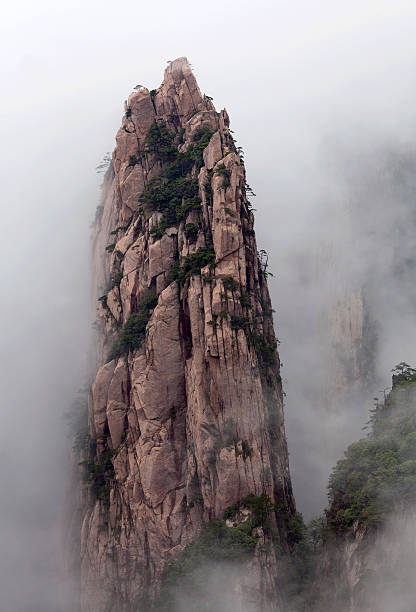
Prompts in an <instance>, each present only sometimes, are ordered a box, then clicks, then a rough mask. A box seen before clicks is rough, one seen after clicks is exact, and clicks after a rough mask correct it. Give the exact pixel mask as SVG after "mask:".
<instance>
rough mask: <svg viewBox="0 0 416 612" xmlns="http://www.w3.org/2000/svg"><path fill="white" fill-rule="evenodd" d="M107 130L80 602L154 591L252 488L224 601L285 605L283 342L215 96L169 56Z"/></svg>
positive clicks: (117, 604) (98, 608)
mask: <svg viewBox="0 0 416 612" xmlns="http://www.w3.org/2000/svg"><path fill="white" fill-rule="evenodd" d="M116 142H117V144H116V148H115V151H114V153H113V159H112V164H111V167H110V168H109V170H108V172H107V175H106V177H105V181H104V185H103V198H102V203H101V205H100V207H99V209H98V211H97V219H96V223H95V229H94V236H93V272H94V279H95V283H96V296H95V297H96V298H99V302H98V303H99V315H98V318H97V322H96V328H97V330H98V334H97V343H96V355H95V361H96V364H95V365H96V366H97V370H98V371H97V373H96V376H95V380H94V382H93V384H92V389H91V393H90V398H89V428H90V431H89V435H90V441H89V446H88V448H85V449H84V450H83V451H82V453H83V455H82V459H83V460H84V469H85V470H86V477H87V480H88V483H89V486H88V499H87V501H86V502H85V503H83V506H82V512H81V514H82V527H81V535H80V539H81V552H80V556H81V559H80V563H81V569H80V582H81V585H80V586H81V610H82V612H87V611H88V612H110V611H117V612H127V611H130V610H137V609H140V602H149V601H150V602H151V601H152V600H154V598H155V597H156V595H157V593H158V590H159V587H160V582H161V579H162V575H163V570H164V567H165V565H166V563H167V562H169V561H170V560H172V559H175V558H176V557H177V555H178V554H179V553H180V552H181V551H182V550H183V549H184V548H185V547H186V545H187V544H189V543H190V542H192V541H193V540H194V539H195V538H196V537H197V536H198V535H199V534H200V533H201V530H203V528H204V524H206V522H207V521H209V520H210V519H213V518H215V517H222V516H223V514H224V511H225V510H226V509H227V508H228V507H230V506H232V505H233V504H238V503H239V502H241V500H242V499H243V498H244V497H245V496H248V495H252V496H255V497H258V498H260V497H261V496H263V498H267V499H270V501H271V503H272V504H273V506H272V508H273V509H272V511H271V512H270V516H269V517H268V526H267V528H266V527H264V526H262V525H259V524H257V525H256V526H255V527H253V529H254V531H253V535H255V537H257V538H258V544H257V546H256V552H255V554H253V555H252V557H250V559H249V560H246V561H245V562H244V569H243V574H242V575H241V573H240V575H239V578H238V580H237V581H236V582H235V583H234V584H230V585H228V586H229V589H231V590H232V589H234V590H235V605H236V609H240V608H241V609H244V610H252V611H253V612H258V611H260V610H261V611H266V610H267V611H272V610H280V604H279V601H280V596H279V581H278V576H276V557H275V547H274V544H276V545H278V547H279V550H280V551H285V550H287V548H288V544H287V524H288V518H289V517H290V516H291V515H292V514H293V513H294V500H293V496H292V489H291V483H290V477H289V469H288V453H287V447H286V438H285V431H284V422H283V401H282V388H281V380H280V375H279V356H278V353H277V350H276V339H275V335H274V331H273V321H272V309H271V304H270V298H269V293H268V289H267V270H266V269H265V265H264V264H262V262H261V261H260V259H259V256H258V253H257V247H256V240H255V235H254V231H253V213H252V212H251V210H250V204H249V202H248V199H247V194H246V181H245V169H244V164H243V161H242V157H241V155H240V153H239V150H238V149H237V148H236V146H235V143H234V140H233V137H232V135H231V133H230V130H229V118H228V115H227V112H226V111H225V110H223V111H221V112H220V113H217V112H216V110H215V108H214V105H213V103H212V101H211V99H210V98H208V97H206V96H204V95H202V94H201V92H200V90H199V88H198V85H197V83H196V80H195V78H194V76H193V74H192V71H191V69H190V66H189V64H188V62H187V60H186V59H185V58H180V59H177V60H175V61H174V62H172V63H170V64H169V66H168V68H167V69H166V71H165V78H164V81H163V83H162V85H161V86H160V87H159V88H158V89H157V90H154V91H150V92H149V91H148V90H147V89H142V90H141V91H138V92H135V93H133V94H131V95H130V97H129V99H128V101H127V102H126V106H125V115H124V117H123V122H122V126H121V128H120V129H119V131H118V133H117V139H116ZM94 367H95V366H94ZM146 605H147V604H146ZM238 606H240V608H239V607H238Z"/></svg>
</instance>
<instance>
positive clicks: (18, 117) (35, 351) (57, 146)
mask: <svg viewBox="0 0 416 612" xmlns="http://www.w3.org/2000/svg"><path fill="white" fill-rule="evenodd" d="M1 17H2V18H1V23H0V45H1V49H0V50H1V53H0V75H1V82H2V95H1V97H0V112H1V122H0V137H1V143H2V164H1V171H0V172H1V184H2V187H3V189H2V206H1V220H2V227H3V236H2V240H1V243H0V250H1V258H0V262H1V280H2V300H1V306H0V309H1V317H0V320H1V325H2V327H1V346H0V355H1V364H2V367H1V372H2V377H1V385H2V394H1V404H0V405H1V419H2V424H1V427H0V466H1V467H0V475H1V476H0V484H1V490H2V494H1V498H0V519H1V522H0V530H1V541H2V555H1V558H0V593H1V594H0V601H1V600H2V605H1V606H0V607H1V609H5V610H7V612H26V611H28V612H29V610H30V612H37V611H38V610H39V612H49V611H51V612H52V611H53V612H56V609H57V608H56V603H54V588H53V587H52V586H50V583H51V581H52V582H53V581H54V578H55V577H54V575H53V574H51V566H53V565H54V560H55V551H56V547H55V540H54V535H53V534H54V531H53V529H54V525H55V522H56V517H57V514H58V509H59V504H60V503H61V500H62V489H63V485H64V482H65V457H66V445H67V442H66V440H65V437H64V429H65V427H64V423H63V419H62V414H63V413H64V412H65V410H66V409H67V408H68V405H69V403H70V401H71V399H72V397H73V394H74V392H75V391H76V390H77V388H78V387H79V386H81V385H82V384H83V383H84V380H83V372H84V369H85V354H86V347H87V340H88V334H89V329H90V324H91V321H90V305H89V282H90V279H89V231H90V230H89V224H90V222H91V220H92V218H93V215H94V210H95V207H96V206H97V204H98V201H99V193H100V192H99V183H100V181H101V177H100V176H97V175H96V174H95V171H94V169H95V166H96V165H97V164H98V163H99V162H100V160H101V159H102V157H103V156H104V154H105V153H106V152H107V151H111V150H112V149H113V146H114V137H115V133H116V130H117V128H118V126H119V124H120V120H121V114H122V111H123V102H124V100H125V99H126V98H127V96H128V94H129V93H130V91H131V90H132V88H133V87H134V86H135V85H137V84H142V85H145V86H148V87H149V88H154V87H157V86H158V85H159V84H160V82H161V80H162V78H163V70H164V68H165V66H166V62H167V61H168V60H172V59H174V58H175V57H178V56H181V55H186V56H187V57H188V59H189V60H190V61H191V63H192V65H193V67H194V70H195V74H196V77H197V79H198V81H199V85H200V87H201V89H202V91H204V92H205V93H207V94H209V95H210V96H213V98H214V103H215V105H216V107H217V109H221V108H223V107H224V106H225V107H226V108H227V110H228V112H229V114H230V117H231V124H232V125H231V127H232V128H233V130H234V132H235V134H234V135H235V137H236V139H237V141H238V144H239V145H241V146H242V147H243V148H244V150H245V161H246V167H247V173H248V182H249V183H250V185H252V187H253V188H254V190H255V192H256V193H257V198H256V201H255V207H256V209H257V216H256V231H257V238H258V244H259V247H262V248H265V249H267V250H268V251H269V253H270V262H271V263H270V268H271V270H272V271H273V272H274V273H275V275H276V277H275V278H274V279H272V280H271V284H270V289H271V294H272V299H273V305H274V307H275V309H276V311H277V313H276V324H277V334H278V336H279V338H280V340H281V347H280V351H281V357H282V360H283V362H284V368H283V372H282V373H283V378H284V379H285V380H286V381H287V382H286V391H287V394H288V395H287V424H288V433H289V447H290V451H291V460H292V470H293V475H294V483H295V490H296V493H297V496H298V500H299V505H300V510H301V511H304V512H305V513H306V514H307V515H308V514H309V515H310V514H313V513H315V512H318V511H319V510H320V509H321V508H322V506H323V504H324V503H325V497H326V492H325V482H326V479H327V476H328V473H329V469H330V466H331V465H332V463H333V461H334V459H335V458H336V457H338V456H339V455H340V454H341V453H342V450H343V447H344V444H345V442H348V441H351V440H352V439H354V437H356V436H357V435H360V431H361V427H362V424H363V423H364V422H365V420H366V413H367V410H368V408H369V407H371V406H369V405H360V406H359V407H357V409H356V411H355V412H354V414H353V416H354V418H352V413H351V414H350V413H347V412H345V411H344V412H342V411H341V416H337V417H336V418H334V419H333V420H331V419H326V420H325V421H322V420H321V419H320V416H321V413H320V408H319V406H317V405H316V403H315V404H314V402H313V401H310V398H311V396H310V394H309V391H310V389H311V385H312V387H313V384H312V383H311V380H320V376H321V375H322V372H319V368H320V367H322V364H323V363H324V357H323V356H322V355H321V353H320V346H319V337H317V336H316V334H314V332H312V331H311V325H312V324H311V321H312V320H313V318H314V316H315V313H316V312H317V311H318V310H319V308H320V306H321V305H322V303H325V300H327V299H328V296H330V295H332V293H331V292H332V289H333V287H334V280H333V279H329V280H328V279H326V280H325V282H323V283H322V285H320V284H319V282H318V281H317V282H316V283H313V282H311V277H310V275H309V272H310V268H308V266H310V265H311V261H312V260H314V258H315V257H316V252H317V249H319V245H320V243H321V242H322V240H323V241H324V242H331V240H329V238H328V236H329V235H331V236H332V242H331V244H332V243H334V244H335V245H336V247H337V248H336V249H335V250H337V249H338V251H337V253H338V255H337V256H339V260H340V261H341V262H342V266H341V268H342V270H344V272H345V275H344V276H343V275H341V277H340V276H339V275H338V276H337V280H338V281H339V283H340V285H342V284H343V283H344V282H345V283H346V285H348V283H349V282H350V281H351V278H356V280H357V284H359V282H361V281H365V280H366V279H365V274H366V273H367V271H368V269H369V268H368V267H367V266H361V263H362V262H363V261H367V260H368V259H371V258H376V255H377V254H380V253H384V254H385V251H386V249H383V248H380V247H382V240H388V237H389V233H388V232H387V231H385V230H384V229H383V228H386V227H390V226H391V223H392V219H393V220H394V218H395V209H394V203H395V197H396V196H395V191H394V189H393V190H392V193H391V196H390V197H389V198H384V199H383V206H382V207H380V209H377V208H375V209H373V218H375V219H378V222H377V223H376V228H377V229H376V231H375V233H374V232H371V231H370V232H368V231H367V230H368V229H369V228H371V225H372V219H365V220H364V222H363V227H364V230H365V231H363V232H362V233H360V228H361V225H360V223H358V229H357V226H354V228H355V229H354V231H351V229H347V227H346V225H345V223H344V216H343V214H344V213H343V212H342V211H343V210H344V208H345V206H346V205H348V203H349V202H350V201H352V200H354V198H355V200H354V201H356V202H357V203H356V204H355V206H356V207H358V208H360V206H364V207H365V204H366V202H367V201H368V200H372V194H373V193H375V194H376V195H377V198H381V194H380V188H379V185H380V182H379V181H378V178H377V177H378V173H379V169H380V168H381V167H382V163H381V162H380V164H378V162H377V160H378V159H382V158H383V159H384V157H383V156H385V152H386V151H389V152H391V153H392V155H393V156H396V157H397V156H398V157H399V158H400V156H401V155H402V154H403V151H406V152H407V154H408V156H409V157H410V158H411V159H413V155H414V151H415V142H416V139H415V126H416V121H415V119H416V106H415V103H414V100H415V91H416V87H415V51H416V49H415V40H416V5H415V3H414V2H411V1H409V2H403V1H397V2H394V3H393V2H391V1H385V0H375V1H371V2H370V1H361V2H358V1H355V0H354V1H350V2H339V1H331V2H330V1H326V0H324V1H322V0H321V1H320V2H308V1H306V0H303V1H300V0H295V1H291V2H282V1H280V2H279V1H277V2H276V1H274V2H265V1H262V0H260V1H258V2H255V3H252V2H244V1H241V0H240V1H238V2H237V1H236V0H232V1H230V2H223V3H211V4H209V3H205V4H203V5H199V4H197V3H195V2H190V1H189V2H187V1H183V0H180V1H178V2H174V3H173V2H167V1H166V0H159V2H157V3H146V4H144V3H138V2H131V1H130V0H125V1H124V2H123V3H118V4H115V3H114V2H106V1H100V2H98V1H97V2H95V1H88V0H87V1H86V2H75V1H73V2H69V1H67V0H63V1H61V2H51V1H47V2H45V1H42V0H40V1H39V2H36V3H33V2H31V1H28V0H25V1H23V2H20V3H8V4H7V5H4V6H3V8H2V16H1ZM370 166H371V167H372V170H371V172H370V171H369V172H370V174H371V173H372V174H371V176H372V177H373V178H372V181H370V185H373V187H368V188H366V189H367V190H366V191H365V190H361V191H360V190H359V194H358V196H357V195H356V191H354V194H355V195H352V191H351V182H353V183H354V184H355V185H359V184H361V183H362V181H364V179H365V177H367V176H368V172H367V168H369V167H370ZM412 167H413V166H412ZM351 168H353V171H351ZM346 169H348V172H347V170H346ZM409 172H410V171H409ZM410 174H411V173H410ZM387 182H388V181H387ZM393 182H394V180H393ZM389 184H390V183H389ZM412 189H413V188H412V186H410V187H409V189H408V190H407V191H406V196H405V200H406V205H405V207H404V212H403V215H402V216H403V224H404V226H406V219H407V217H406V215H407V213H408V211H410V210H411V209H412V205H413V204H414V199H413V194H414V192H413V190H412ZM381 192H382V193H383V194H384V193H385V190H383V189H381ZM364 193H365V197H364V196H363V195H362V194H364ZM380 201H381V200H380ZM347 207H348V206H347ZM356 209H357V208H353V210H356ZM351 236H353V237H355V238H354V240H352V241H351ZM369 236H371V237H369ZM406 240H407V241H408V243H409V244H410V242H409V241H411V233H409V234H406ZM339 245H341V247H339ZM368 245H370V247H369V246H368ZM410 246H412V245H410ZM338 247H339V248H338ZM380 257H381V255H380ZM383 257H384V255H383ZM304 262H306V263H305V266H304ZM306 264H307V265H306ZM384 264H385V265H384ZM379 267H381V268H383V269H389V261H387V260H386V261H385V262H384V260H383V259H382V265H381V266H379ZM305 270H307V273H305ZM363 270H365V272H362V271H363ZM360 271H361V272H360ZM360 274H361V278H360ZM357 276H358V278H357ZM390 281H391V278H390V280H388V282H387V281H386V283H383V286H384V287H386V288H387V289H386V290H385V293H384V295H383V296H380V299H379V300H377V303H379V304H380V309H379V312H378V313H377V316H378V318H379V319H381V320H382V321H384V322H386V327H385V328H386V330H387V331H386V332H385V333H384V336H383V338H382V340H383V346H382V350H381V352H380V359H379V374H380V377H381V379H383V380H386V381H387V382H388V380H389V369H390V368H391V367H392V366H393V365H394V363H396V362H398V361H401V360H403V359H405V360H407V361H409V362H411V363H413V364H415V363H416V355H415V353H416V344H415V340H416V338H415V335H414V330H413V328H412V325H411V323H412V314H413V312H414V311H412V309H411V308H409V304H410V303H411V299H413V298H412V296H410V298H409V299H407V293H406V292H404V293H405V294H404V297H403V299H402V300H401V302H400V304H397V303H396V302H395V303H394V307H393V305H392V307H391V308H390V307H389V299H390V297H391V292H390V289H389V288H392V287H393V285H392V284H391V282H390ZM407 287H408V288H409V295H410V294H411V290H410V283H409V284H408V285H407ZM401 289H403V287H402V288H401ZM396 294H397V292H396ZM392 311H394V312H393V315H392ZM387 322H388V324H387ZM413 327H414V326H413ZM412 360H413V361H412ZM340 430H342V431H341V433H340ZM329 447H330V448H329ZM16 577H18V580H16Z"/></svg>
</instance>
